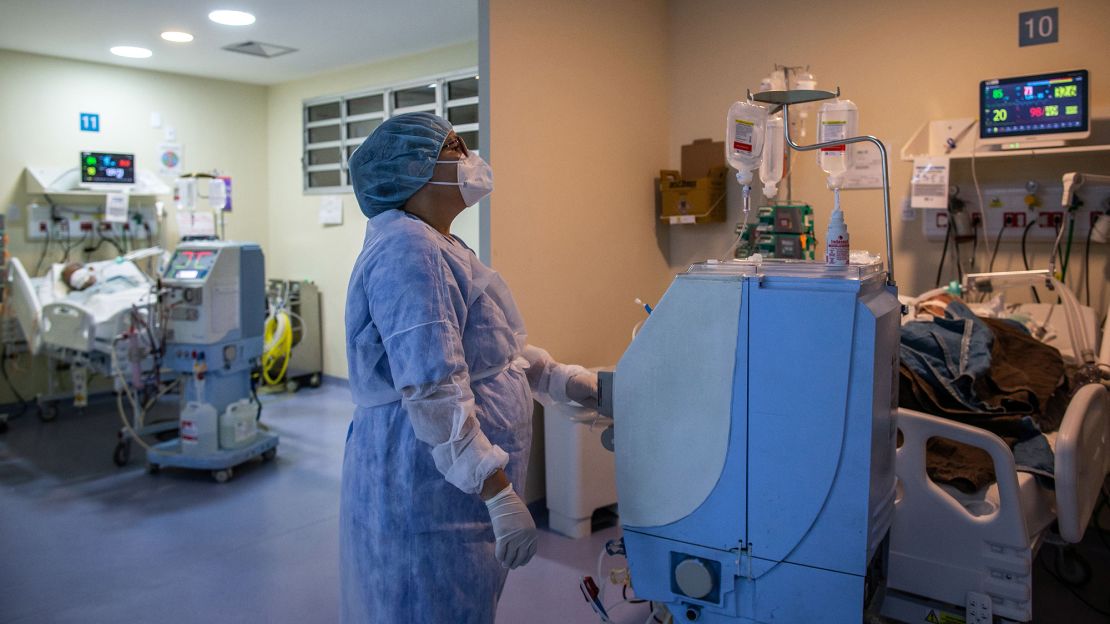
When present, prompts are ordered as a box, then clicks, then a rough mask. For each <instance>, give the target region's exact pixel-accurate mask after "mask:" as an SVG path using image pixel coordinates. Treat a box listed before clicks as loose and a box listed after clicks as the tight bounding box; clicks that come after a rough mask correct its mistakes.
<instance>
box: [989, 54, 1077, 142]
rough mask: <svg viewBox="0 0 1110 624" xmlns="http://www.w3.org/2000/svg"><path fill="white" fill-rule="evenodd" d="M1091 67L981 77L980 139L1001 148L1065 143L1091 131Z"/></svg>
mask: <svg viewBox="0 0 1110 624" xmlns="http://www.w3.org/2000/svg"><path fill="white" fill-rule="evenodd" d="M1089 98H1090V80H1089V77H1088V75H1087V70H1085V69H1077V70H1074V71H1064V72H1055V73H1051V74H1039V75H1036V76H1020V77H1017V78H995V79H993V80H984V81H982V82H980V83H979V119H980V122H979V142H980V143H982V144H985V145H1000V146H1001V148H1002V149H1019V148H1032V147H1053V146H1061V145H1063V144H1064V141H1066V140H1069V139H1085V138H1087V137H1089V136H1090V135H1091V126H1090V110H1089V107H1088V104H1089Z"/></svg>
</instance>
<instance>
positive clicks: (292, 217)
mask: <svg viewBox="0 0 1110 624" xmlns="http://www.w3.org/2000/svg"><path fill="white" fill-rule="evenodd" d="M477 65H478V45H477V43H476V42H471V43H465V44H459V45H454V46H450V47H445V48H440V49H438V50H433V51H430V52H426V53H422V54H416V55H412V56H406V57H400V58H396V59H391V60H388V61H383V62H380V63H372V64H367V65H360V66H357V67H352V68H348V69H344V70H342V71H337V72H333V73H328V74H322V75H320V76H316V77H313V78H308V79H305V80H297V81H293V82H287V83H282V84H278V85H273V86H271V87H270V90H269V99H268V102H267V105H266V109H267V114H266V117H267V118H268V121H269V125H268V128H267V135H268V138H269V143H268V145H269V148H268V150H267V151H268V154H267V158H268V162H269V204H268V207H267V210H268V214H269V216H270V220H269V232H268V240H269V245H270V247H269V248H268V249H267V257H266V262H267V264H266V269H267V273H268V274H269V275H270V276H271V277H276V278H283V279H302V280H311V281H313V282H316V284H317V285H318V286H319V287H320V292H321V300H322V304H321V305H322V307H323V334H324V335H323V343H324V345H323V346H324V372H325V373H326V374H328V375H335V376H337V377H344V378H346V377H347V354H346V346H345V345H346V336H345V332H344V326H343V308H344V301H345V300H346V296H347V282H348V280H349V279H350V271H351V267H352V266H353V265H354V262H355V258H356V257H357V256H358V253H359V251H360V250H361V249H362V238H363V233H364V231H365V228H366V217H365V216H363V214H362V212H361V211H359V208H358V203H357V202H356V201H355V198H354V195H352V194H350V193H347V194H344V195H343V225H341V226H329V227H324V226H321V225H320V224H319V217H318V212H317V210H318V208H319V205H320V196H318V195H306V194H305V192H304V190H303V182H302V179H301V151H302V148H303V145H302V142H303V139H302V134H301V133H302V127H301V115H302V103H303V101H304V100H306V99H310V98H314V97H319V96H325V95H336V94H340V93H345V92H348V91H353V90H356V89H363V88H374V87H388V86H391V85H393V84H397V83H401V82H407V81H410V80H415V79H419V78H425V77H429V76H436V75H439V74H444V73H449V72H452V71H456V70H460V69H466V68H470V67H476V66H477ZM477 213H478V211H477V210H476V209H472V210H469V211H468V212H467V213H465V215H461V216H460V217H459V222H458V225H460V226H461V228H456V233H458V234H460V236H461V237H462V238H463V239H464V240H466V241H467V242H468V244H470V245H471V246H472V247H474V248H475V249H477V245H478V242H477V241H476V240H475V239H476V238H477V231H478V228H477ZM460 230H461V231H460Z"/></svg>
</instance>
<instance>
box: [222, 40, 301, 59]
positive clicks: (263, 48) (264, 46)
mask: <svg viewBox="0 0 1110 624" xmlns="http://www.w3.org/2000/svg"><path fill="white" fill-rule="evenodd" d="M224 49H225V50H227V51H228V52H241V53H243V54H250V55H251V56H261V57H262V58H274V57H275V56H281V55H282V54H289V53H290V52H296V51H297V49H296V48H288V47H286V46H280V45H275V44H272V43H262V42H261V41H244V42H243V43H233V44H231V45H229V46H224Z"/></svg>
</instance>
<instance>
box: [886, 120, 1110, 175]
mask: <svg viewBox="0 0 1110 624" xmlns="http://www.w3.org/2000/svg"><path fill="white" fill-rule="evenodd" d="M951 121H952V122H965V121H966V122H972V121H974V120H971V119H965V120H959V119H954V120H951ZM932 123H933V122H929V121H926V122H925V123H923V124H921V127H919V128H918V129H917V131H916V132H914V134H913V136H912V137H910V140H909V141H907V142H906V144H905V145H903V146H902V150H901V159H902V160H904V161H907V162H912V161H913V159H914V158H917V157H918V156H947V157H948V158H950V159H951V160H964V159H970V158H972V156H974V157H975V158H976V159H980V158H1005V157H1012V156H1052V155H1056V154H1077V153H1083V152H1110V109H1098V110H1095V111H1092V114H1091V136H1089V137H1087V138H1086V139H1082V140H1079V141H1072V142H1070V144H1069V145H1065V146H1063V147H1041V148H1031V149H1012V150H1000V149H986V148H983V147H980V148H979V149H978V150H976V151H975V153H974V154H972V151H971V147H972V145H974V144H975V136H974V134H975V133H977V132H979V128H978V126H974V127H972V128H971V129H970V130H968V131H967V133H966V134H964V136H963V137H962V139H960V140H959V142H958V143H957V145H956V148H955V149H953V150H952V151H951V152H949V153H947V154H945V153H944V152H943V151H940V150H938V149H937V147H936V146H935V145H930V143H931V141H930V137H929V128H930V125H931V124H932ZM955 125H956V127H960V125H961V124H960V123H956V124H955ZM933 152H935V153H933Z"/></svg>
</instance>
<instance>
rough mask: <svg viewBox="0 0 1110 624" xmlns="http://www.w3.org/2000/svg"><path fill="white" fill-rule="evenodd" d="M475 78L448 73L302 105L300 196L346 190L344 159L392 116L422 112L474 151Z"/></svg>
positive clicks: (471, 73) (476, 129)
mask: <svg viewBox="0 0 1110 624" xmlns="http://www.w3.org/2000/svg"><path fill="white" fill-rule="evenodd" d="M478 80H479V77H478V72H477V69H470V70H467V71H461V72H453V73H451V74H445V75H441V76H438V77H435V78H429V79H425V80H417V81H413V82H407V83H403V84H398V85H395V86H392V87H387V88H380V89H364V90H360V91H353V92H350V93H345V94H342V95H334V96H326V97H318V98H312V99H310V100H305V101H304V107H303V109H304V110H303V127H304V133H303V138H304V153H303V155H302V157H301V164H302V170H303V171H302V172H303V174H304V191H305V193H337V192H345V191H350V190H351V180H350V177H349V176H348V172H347V159H348V158H350V157H351V154H352V153H353V152H354V151H355V149H356V148H358V146H359V145H361V144H362V142H363V141H364V140H365V139H366V137H368V136H370V133H372V132H373V131H374V129H375V128H377V127H378V126H379V125H381V123H382V122H383V121H385V120H386V119H389V118H390V117H392V116H393V115H400V114H403V113H413V112H417V111H428V112H432V113H435V114H437V115H439V116H441V117H444V118H445V119H447V120H448V121H450V122H451V124H452V125H453V126H454V127H455V132H456V133H458V135H459V136H460V137H462V139H463V141H465V142H466V145H467V147H469V148H470V149H472V150H475V151H476V150H477V149H478V140H479V126H478Z"/></svg>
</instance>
